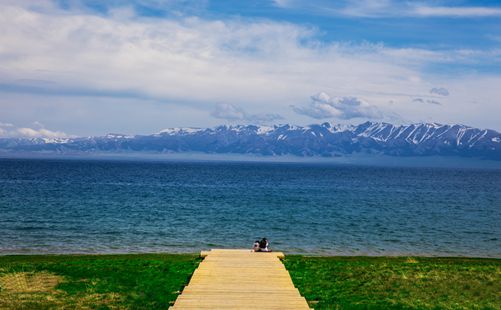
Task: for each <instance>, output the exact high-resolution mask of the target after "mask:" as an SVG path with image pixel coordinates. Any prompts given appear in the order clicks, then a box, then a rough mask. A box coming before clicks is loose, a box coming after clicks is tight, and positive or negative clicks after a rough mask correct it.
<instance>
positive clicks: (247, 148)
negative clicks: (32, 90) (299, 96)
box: [0, 122, 501, 160]
mask: <svg viewBox="0 0 501 310" xmlns="http://www.w3.org/2000/svg"><path fill="white" fill-rule="evenodd" d="M0 151H1V152H34V153H37V152H44V153H47V152H49V153H57V154H65V153H93V152H110V153H123V152H155V153H181V152H201V153H208V154H257V155H264V156H279V155H296V156H324V157H336V156H344V155H350V154H379V155H390V156H460V157H475V158H482V159H491V160H501V133H499V132H497V131H494V130H490V129H478V128H472V127H469V126H465V125H442V124H436V123H419V124H412V125H392V124H388V123H377V122H365V123H363V124H359V125H333V124H330V123H323V124H314V125H309V126H291V125H288V124H285V125H275V126H259V125H235V126H226V125H223V126H218V127H214V128H168V129H165V130H162V131H160V132H159V133H156V134H152V135H133V136H130V135H122V134H108V135H105V136H97V137H79V138H56V139H48V138H30V139H27V138H0Z"/></svg>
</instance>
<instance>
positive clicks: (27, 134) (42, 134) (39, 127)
mask: <svg viewBox="0 0 501 310" xmlns="http://www.w3.org/2000/svg"><path fill="white" fill-rule="evenodd" d="M67 137H69V136H68V135H67V134H66V133H64V132H61V131H52V130H49V129H46V128H45V127H44V125H43V124H41V123H39V122H35V123H33V126H32V127H17V126H15V125H14V124H11V123H2V122H0V138H51V139H55V138H67Z"/></svg>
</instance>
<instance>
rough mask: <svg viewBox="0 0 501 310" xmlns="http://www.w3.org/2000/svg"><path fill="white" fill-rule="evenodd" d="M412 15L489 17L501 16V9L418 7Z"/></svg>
mask: <svg viewBox="0 0 501 310" xmlns="http://www.w3.org/2000/svg"><path fill="white" fill-rule="evenodd" d="M412 13H413V14H414V15H417V16H423V17H489V16H501V7H453V6H417V7H415V8H414V10H413V11H412Z"/></svg>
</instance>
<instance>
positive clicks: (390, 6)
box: [277, 0, 501, 18]
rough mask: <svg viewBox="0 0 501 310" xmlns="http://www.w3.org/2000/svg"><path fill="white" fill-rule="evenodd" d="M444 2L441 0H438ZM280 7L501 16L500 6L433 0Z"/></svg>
mask: <svg viewBox="0 0 501 310" xmlns="http://www.w3.org/2000/svg"><path fill="white" fill-rule="evenodd" d="M442 3H444V1H442ZM277 6H279V7H283V8H290V7H293V8H295V9H309V10H310V11H311V10H312V11H315V12H316V13H318V14H329V15H344V16H353V17H368V18H384V17H402V16H408V17H418V18H427V17H456V18H470V17H497V16H501V7H499V6H497V7H492V6H454V5H450V6H443V5H442V6H440V5H437V1H431V0H423V1H398V0H344V1H336V2H334V1H332V2H328V1H322V0H320V1H319V0H317V1H315V0H312V1H309V2H305V3H303V5H302V6H301V5H298V4H296V5H294V6H291V5H277Z"/></svg>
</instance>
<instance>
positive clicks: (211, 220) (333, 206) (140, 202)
mask: <svg viewBox="0 0 501 310" xmlns="http://www.w3.org/2000/svg"><path fill="white" fill-rule="evenodd" d="M499 223H501V171H500V170H487V169H482V170H475V169H452V168H396V167H391V168H384V167H372V168H371V167H362V166H360V167H357V166H347V165H344V166H343V165H337V166H336V165H327V164H322V165H315V164H298V163H237V162H233V163H222V162H191V163H190V162H138V161H135V162H133V161H99V160H95V161H84V160H35V159H22V160H21V159H17V160H14V159H1V160H0V254H15V253H26V254H28V253H30V254H31V253H126V252H172V253H176V252H196V251H199V250H201V249H208V248H215V247H228V248H245V247H251V246H252V242H253V241H254V240H255V239H256V238H259V237H263V236H266V237H267V238H268V239H270V241H271V246H272V247H273V248H274V249H277V250H282V251H286V252H288V253H302V254H315V255H430V256H433V255H439V256H486V257H501V225H500V224H499Z"/></svg>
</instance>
